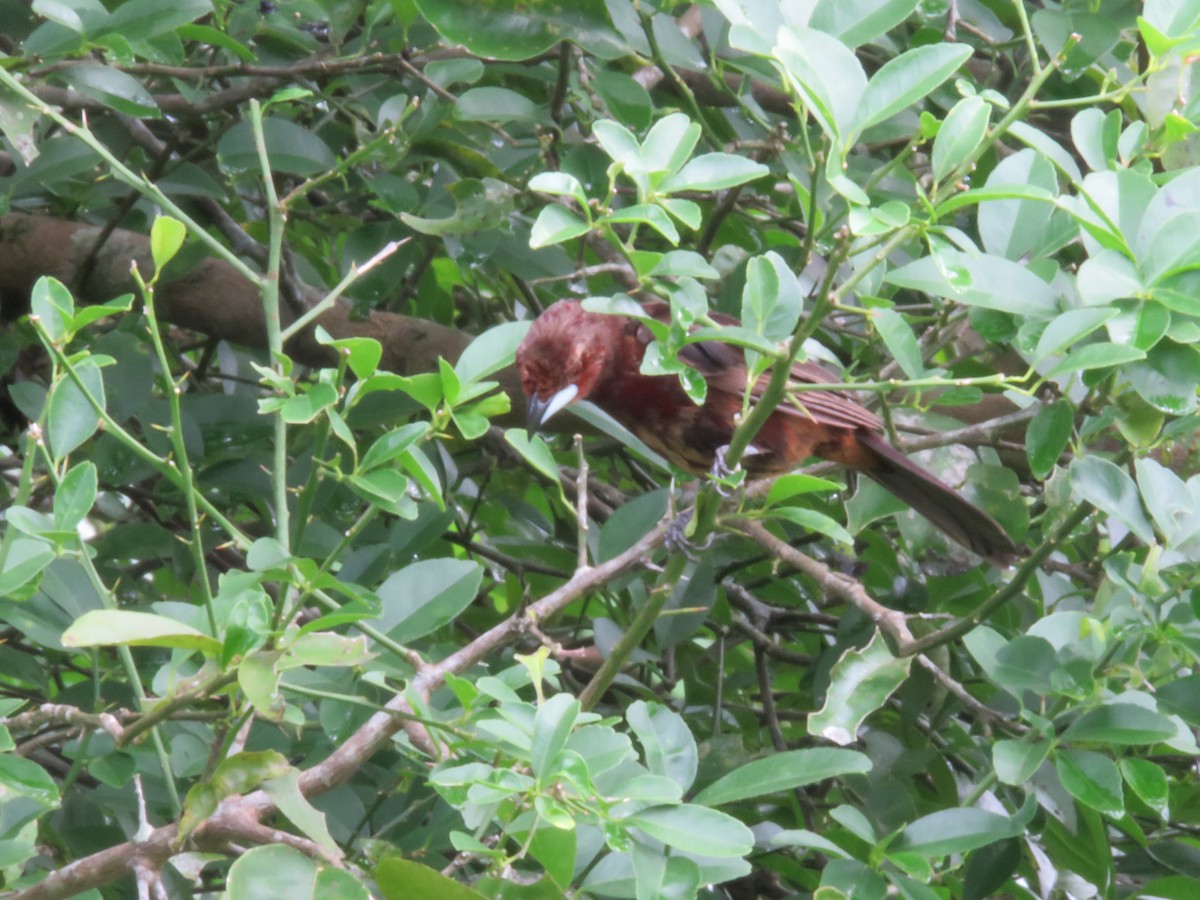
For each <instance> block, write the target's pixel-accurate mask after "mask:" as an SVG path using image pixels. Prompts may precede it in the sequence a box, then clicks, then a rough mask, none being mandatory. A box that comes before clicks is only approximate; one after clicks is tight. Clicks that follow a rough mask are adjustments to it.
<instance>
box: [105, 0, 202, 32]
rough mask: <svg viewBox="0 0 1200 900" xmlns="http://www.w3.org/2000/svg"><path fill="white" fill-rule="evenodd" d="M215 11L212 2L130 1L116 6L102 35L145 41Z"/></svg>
mask: <svg viewBox="0 0 1200 900" xmlns="http://www.w3.org/2000/svg"><path fill="white" fill-rule="evenodd" d="M212 11H213V8H212V4H211V3H210V2H209V0H172V2H171V3H162V2H160V0H129V2H126V3H122V4H121V5H120V6H117V7H116V8H115V9H114V10H113V12H112V15H111V16H109V18H108V21H107V22H106V23H105V26H104V28H103V29H102V30H101V31H100V32H99V33H100V34H119V35H120V36H121V37H122V38H124V39H125V40H126V41H144V40H147V39H149V38H153V37H158V36H159V35H163V34H166V33H168V32H170V31H174V30H175V29H176V28H178V27H179V26H180V25H186V24H188V23H189V22H194V21H196V20H197V19H199V18H201V17H202V16H207V15H208V14H209V13H211V12H212Z"/></svg>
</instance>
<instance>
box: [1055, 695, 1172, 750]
mask: <svg viewBox="0 0 1200 900" xmlns="http://www.w3.org/2000/svg"><path fill="white" fill-rule="evenodd" d="M1176 732H1177V729H1176V727H1175V723H1174V722H1172V721H1171V720H1170V719H1168V718H1167V717H1166V716H1160V715H1159V714H1158V713H1156V712H1152V711H1151V710H1148V709H1145V708H1143V707H1141V706H1136V705H1134V704H1132V703H1116V702H1114V703H1107V704H1105V705H1104V706H1101V707H1098V708H1097V709H1093V710H1091V711H1090V712H1087V713H1084V714H1083V715H1082V716H1080V717H1079V718H1078V719H1076V720H1075V722H1074V724H1072V725H1071V727H1070V728H1068V729H1067V730H1066V731H1065V732H1064V733H1063V736H1062V737H1063V740H1064V741H1072V742H1078V741H1097V742H1100V743H1102V744H1132V745H1136V744H1156V743H1158V742H1159V741H1165V740H1169V739H1171V738H1173V737H1175V734H1176Z"/></svg>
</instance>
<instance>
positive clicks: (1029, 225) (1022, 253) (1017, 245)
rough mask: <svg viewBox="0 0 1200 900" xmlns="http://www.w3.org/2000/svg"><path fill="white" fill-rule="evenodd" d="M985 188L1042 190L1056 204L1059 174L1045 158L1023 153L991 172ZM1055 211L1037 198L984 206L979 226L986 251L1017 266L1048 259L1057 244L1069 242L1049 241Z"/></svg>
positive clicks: (1007, 200) (1032, 153) (988, 202)
mask: <svg viewBox="0 0 1200 900" xmlns="http://www.w3.org/2000/svg"><path fill="white" fill-rule="evenodd" d="M986 187H987V189H990V190H997V191H1000V190H1004V189H1005V188H1010V187H1020V188H1023V189H1025V190H1026V191H1030V190H1035V189H1040V190H1041V191H1043V192H1045V193H1046V194H1047V195H1049V196H1050V198H1051V199H1052V200H1053V198H1055V197H1057V194H1058V172H1057V171H1055V169H1054V164H1053V163H1051V162H1050V160H1049V159H1048V158H1047V157H1046V156H1045V155H1044V154H1042V153H1038V152H1036V151H1034V150H1028V149H1027V150H1021V151H1020V152H1018V153H1015V154H1013V155H1012V156H1010V157H1008V158H1007V159H1005V160H1003V161H1001V163H1000V164H999V165H998V166H996V168H995V169H993V170H992V172H991V174H990V175H988V180H987V185H986ZM1054 210H1055V204H1054V203H1053V202H1050V203H1047V202H1046V201H1045V200H1043V199H1041V198H1040V197H1038V196H1033V197H1029V198H1019V199H1005V200H998V199H997V200H988V201H986V202H984V203H981V204H980V205H979V215H978V225H979V237H980V239H981V240H982V241H983V247H984V249H985V250H987V251H988V252H989V253H994V254H995V255H996V256H1000V257H1004V258H1005V259H1009V260H1013V261H1014V262H1015V261H1018V260H1028V259H1036V258H1038V257H1041V256H1045V255H1046V254H1047V252H1049V250H1048V246H1049V249H1053V247H1054V244H1055V243H1056V242H1057V243H1061V242H1063V241H1065V240H1067V237H1062V238H1058V237H1052V238H1050V239H1048V238H1047V234H1048V231H1047V229H1048V227H1049V225H1050V222H1051V216H1052V215H1053V214H1054Z"/></svg>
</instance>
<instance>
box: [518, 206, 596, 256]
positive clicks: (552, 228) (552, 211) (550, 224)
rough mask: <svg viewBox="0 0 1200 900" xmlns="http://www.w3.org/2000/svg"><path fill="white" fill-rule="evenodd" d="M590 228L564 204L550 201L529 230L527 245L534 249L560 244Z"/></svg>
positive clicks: (585, 232) (584, 232) (583, 233)
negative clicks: (560, 204)
mask: <svg viewBox="0 0 1200 900" xmlns="http://www.w3.org/2000/svg"><path fill="white" fill-rule="evenodd" d="M591 230H592V226H591V225H589V224H588V223H587V222H585V221H583V219H581V218H579V216H577V215H575V213H573V212H571V211H570V210H569V209H567V208H566V207H565V206H559V205H558V204H557V203H551V204H550V205H549V206H545V207H543V208H542V211H541V212H540V213H538V217H537V219H536V220H535V221H534V223H533V228H532V229H530V232H529V246H530V247H532V248H533V249H534V250H540V249H541V248H542V247H550V246H553V245H554V244H561V243H562V242H563V241H569V240H571V239H572V238H577V237H581V236H582V235H585V234H587V233H588V232H589V231H591Z"/></svg>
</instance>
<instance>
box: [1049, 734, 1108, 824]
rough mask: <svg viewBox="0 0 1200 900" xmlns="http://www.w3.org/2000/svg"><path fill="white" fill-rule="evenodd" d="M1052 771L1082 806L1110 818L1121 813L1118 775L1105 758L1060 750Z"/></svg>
mask: <svg viewBox="0 0 1200 900" xmlns="http://www.w3.org/2000/svg"><path fill="white" fill-rule="evenodd" d="M1054 768H1055V771H1056V772H1057V773H1058V780H1059V781H1061V782H1062V786H1063V787H1064V788H1066V789H1067V793H1069V794H1070V795H1071V796H1072V797H1074V798H1075V799H1076V800H1078V801H1079V802H1080V803H1082V804H1083V805H1084V806H1088V807H1091V808H1092V809H1094V810H1097V811H1098V812H1102V813H1105V814H1107V815H1110V816H1120V815H1122V814H1123V813H1124V812H1125V797H1124V793H1123V792H1122V790H1121V773H1120V772H1119V771H1118V770H1117V764H1116V763H1114V762H1113V761H1112V760H1111V759H1109V758H1108V757H1107V756H1102V755H1100V754H1099V753H1093V752H1092V751H1091V750H1060V751H1059V752H1058V754H1057V755H1056V756H1055V759H1054Z"/></svg>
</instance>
